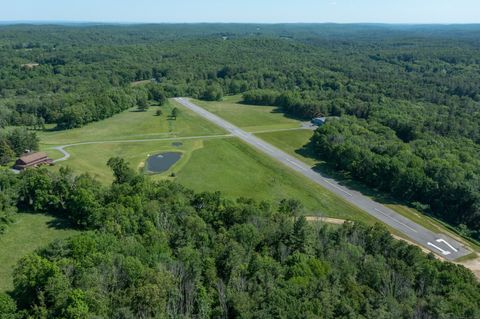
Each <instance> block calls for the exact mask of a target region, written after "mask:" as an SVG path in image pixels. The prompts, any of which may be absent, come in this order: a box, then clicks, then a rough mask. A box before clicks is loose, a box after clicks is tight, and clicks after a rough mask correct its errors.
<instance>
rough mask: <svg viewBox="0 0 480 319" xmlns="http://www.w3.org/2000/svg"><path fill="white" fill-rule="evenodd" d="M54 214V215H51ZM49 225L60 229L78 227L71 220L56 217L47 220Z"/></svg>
mask: <svg viewBox="0 0 480 319" xmlns="http://www.w3.org/2000/svg"><path fill="white" fill-rule="evenodd" d="M50 216H53V215H50ZM47 226H48V227H49V228H54V229H58V230H65V229H77V228H76V227H75V226H74V225H73V224H72V223H71V222H70V221H69V220H66V219H63V218H59V217H55V216H53V219H52V220H51V221H48V222H47Z"/></svg>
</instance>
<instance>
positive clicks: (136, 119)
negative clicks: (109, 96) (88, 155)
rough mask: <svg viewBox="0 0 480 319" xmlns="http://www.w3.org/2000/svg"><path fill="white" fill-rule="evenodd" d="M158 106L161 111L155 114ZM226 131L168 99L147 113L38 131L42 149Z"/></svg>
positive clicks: (128, 112) (126, 114) (135, 111)
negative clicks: (173, 114)
mask: <svg viewBox="0 0 480 319" xmlns="http://www.w3.org/2000/svg"><path fill="white" fill-rule="evenodd" d="M174 107H177V108H178V109H179V110H180V111H179V115H178V117H177V119H176V120H169V118H168V115H169V114H170V113H171V110H172V108H174ZM158 109H160V110H162V112H163V114H162V115H161V116H156V115H155V112H156V111H157V110H158ZM212 134H225V132H224V131H223V130H222V129H221V128H219V127H217V126H216V125H213V124H212V123H210V122H208V121H205V120H203V119H199V118H198V116H196V115H195V114H194V113H193V112H191V111H190V110H188V109H187V108H185V107H183V106H182V105H180V104H178V103H176V102H175V101H173V100H169V101H168V103H166V104H165V105H163V106H160V107H159V106H151V107H150V108H149V109H148V110H147V111H146V112H138V111H137V110H136V109H131V110H128V111H125V112H122V113H120V114H117V115H114V116H113V117H111V118H108V119H105V120H103V121H99V122H95V123H90V124H88V125H86V126H84V127H81V128H77V129H72V130H65V131H47V132H40V133H39V137H40V140H41V144H42V148H43V149H47V148H49V147H51V146H54V145H55V146H57V145H66V144H71V143H79V142H90V141H107V140H125V139H158V138H167V137H177V136H198V135H212Z"/></svg>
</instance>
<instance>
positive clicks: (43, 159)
mask: <svg viewBox="0 0 480 319" xmlns="http://www.w3.org/2000/svg"><path fill="white" fill-rule="evenodd" d="M51 164H53V161H52V159H51V158H49V157H48V156H47V154H45V153H43V152H34V153H28V154H25V155H23V156H22V157H20V158H19V159H18V160H17V161H16V162H15V166H14V167H13V168H15V169H17V170H24V169H27V168H30V167H38V166H40V165H51Z"/></svg>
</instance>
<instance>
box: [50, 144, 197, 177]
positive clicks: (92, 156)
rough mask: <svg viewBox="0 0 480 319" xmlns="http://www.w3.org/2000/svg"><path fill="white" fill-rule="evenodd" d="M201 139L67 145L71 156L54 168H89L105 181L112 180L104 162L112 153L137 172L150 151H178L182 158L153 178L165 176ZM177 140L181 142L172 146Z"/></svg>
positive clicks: (82, 170)
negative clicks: (125, 161) (179, 144)
mask: <svg viewBox="0 0 480 319" xmlns="http://www.w3.org/2000/svg"><path fill="white" fill-rule="evenodd" d="M203 141H204V140H203V139H191V140H177V141H173V140H172V141H151V142H141V143H140V142H139V143H105V144H89V145H78V146H72V147H68V148H66V150H67V151H68V152H69V153H70V154H71V157H70V159H68V160H67V161H64V162H59V163H57V164H56V165H55V168H54V169H58V168H59V167H62V166H68V167H71V168H73V169H74V170H75V172H77V173H83V172H88V173H89V174H91V175H92V176H94V177H95V178H97V179H98V180H100V181H101V182H103V183H105V184H108V183H111V182H112V181H113V175H112V173H111V170H110V168H109V167H108V166H107V161H108V159H109V158H111V157H121V158H124V159H125V160H127V161H128V162H129V163H130V166H131V167H132V168H133V169H134V170H136V171H137V172H143V169H144V165H145V160H146V159H147V158H148V156H150V155H154V154H158V153H163V152H170V151H174V152H181V153H183V156H182V158H181V159H180V160H179V161H178V162H177V163H176V164H175V165H174V166H173V167H172V168H171V169H170V170H169V171H167V172H165V173H163V174H161V175H159V176H158V175H155V177H156V178H160V177H168V174H171V172H175V171H177V170H179V169H180V168H181V167H182V166H183V165H185V163H187V162H188V161H189V159H190V155H191V154H192V151H194V150H195V149H198V148H201V147H203ZM174 142H180V143H181V144H182V145H181V146H174V145H173V143H174Z"/></svg>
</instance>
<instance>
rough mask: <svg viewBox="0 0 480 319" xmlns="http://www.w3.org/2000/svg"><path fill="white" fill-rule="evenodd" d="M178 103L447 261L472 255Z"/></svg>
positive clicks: (184, 101) (211, 116) (220, 121)
mask: <svg viewBox="0 0 480 319" xmlns="http://www.w3.org/2000/svg"><path fill="white" fill-rule="evenodd" d="M175 100H176V101H177V102H179V103H180V104H182V105H183V106H185V107H187V108H188V109H190V110H192V111H193V112H195V113H197V114H199V115H200V116H202V117H203V118H205V119H207V120H209V121H211V122H213V123H215V124H217V125H218V126H220V127H222V128H224V129H225V130H227V131H228V132H230V133H231V134H232V135H234V136H236V137H238V138H239V139H241V140H242V141H244V142H246V143H248V144H250V145H252V146H253V147H255V148H256V149H258V150H259V151H261V152H263V153H265V154H267V155H269V156H270V157H272V158H274V159H276V160H277V161H279V162H281V163H283V164H284V165H286V166H288V167H290V168H291V169H293V170H294V171H297V172H299V173H300V174H302V175H304V176H306V177H307V178H309V179H310V180H312V181H314V182H315V183H317V184H319V185H321V186H323V187H324V188H326V189H328V190H330V191H331V192H333V193H335V194H337V195H338V196H340V197H342V198H343V199H345V200H346V201H348V202H350V203H352V204H353V205H355V206H357V207H359V208H361V209H362V210H364V211H366V212H367V213H369V214H370V215H372V216H373V217H375V218H377V219H379V220H381V221H382V222H384V223H385V224H387V225H389V226H390V227H392V228H394V229H396V230H398V231H399V232H401V233H403V234H405V235H406V236H407V237H409V238H410V239H412V240H413V241H415V242H417V243H418V244H420V245H421V246H423V247H425V248H427V249H428V250H430V251H432V252H434V253H436V254H438V255H440V256H442V257H444V258H445V259H448V260H454V259H457V258H459V257H462V256H465V255H468V254H469V253H470V251H469V250H468V249H467V248H465V247H464V246H463V245H462V244H461V243H459V242H458V241H456V240H455V239H453V238H451V237H450V236H447V235H446V234H435V233H433V232H431V231H430V230H428V229H426V228H424V227H422V226H420V225H418V224H416V223H414V222H413V221H411V220H409V219H408V218H405V217H403V216H402V215H400V214H398V213H397V212H395V211H393V210H391V209H389V208H388V207H386V206H383V205H382V204H379V203H377V202H375V201H373V200H372V199H371V198H369V197H367V196H364V195H363V194H361V193H359V192H357V191H354V190H351V189H349V188H346V187H344V186H342V185H340V184H339V183H337V182H336V181H335V180H333V179H331V178H326V177H324V176H322V175H321V174H319V173H318V172H316V171H314V170H313V169H312V168H311V167H310V166H308V165H306V164H305V163H304V162H302V161H300V160H298V159H297V158H295V157H293V156H291V155H289V154H287V153H285V152H283V151H282V150H280V149H278V148H276V147H275V146H273V145H271V144H269V143H267V142H265V141H264V140H262V139H260V138H258V137H256V136H254V135H253V134H250V133H247V132H245V131H243V130H242V129H240V128H238V127H236V126H235V125H233V124H231V123H229V122H227V121H225V120H224V119H222V118H220V117H218V116H216V115H215V114H212V113H210V112H208V111H206V110H205V109H203V108H201V107H200V106H198V105H195V104H193V103H192V102H190V101H189V100H188V99H186V98H176V99H175Z"/></svg>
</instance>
